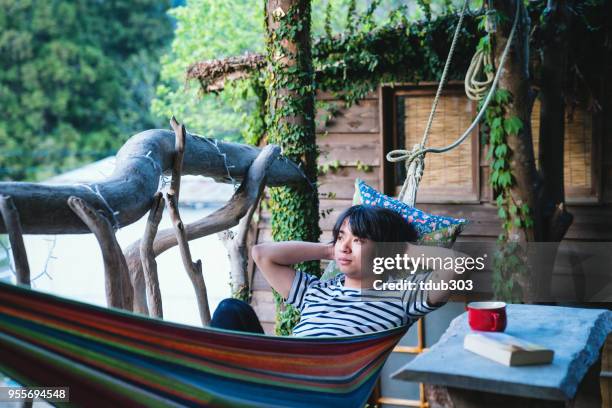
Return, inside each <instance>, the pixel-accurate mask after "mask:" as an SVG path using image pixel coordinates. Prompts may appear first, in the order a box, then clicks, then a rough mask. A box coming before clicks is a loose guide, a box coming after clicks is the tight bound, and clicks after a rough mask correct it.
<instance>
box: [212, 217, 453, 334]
mask: <svg viewBox="0 0 612 408" xmlns="http://www.w3.org/2000/svg"><path fill="white" fill-rule="evenodd" d="M416 238H417V233H416V231H415V230H414V228H413V227H412V226H410V224H408V223H407V222H406V221H405V220H404V219H403V218H402V217H401V216H400V215H399V214H397V213H396V212H394V211H391V210H388V209H384V208H377V207H367V206H363V205H356V206H353V207H350V208H349V209H347V210H346V211H344V212H343V213H342V214H341V215H340V216H339V217H338V219H337V221H336V223H335V226H334V228H333V240H332V242H331V243H313V242H300V241H288V242H271V243H264V244H258V245H255V246H254V247H253V249H252V256H253V259H254V261H255V263H256V264H257V266H258V267H259V269H260V270H261V272H262V273H263V275H264V277H265V279H266V280H267V281H268V283H269V284H270V286H272V287H273V288H274V289H275V290H276V291H277V292H278V293H279V294H280V295H281V296H282V297H283V299H284V300H285V303H286V304H289V305H293V306H295V307H296V308H297V309H298V310H299V311H300V312H301V317H300V321H299V323H298V324H297V325H296V326H295V328H294V329H293V335H294V336H347V335H358V334H365V333H371V332H376V331H381V330H387V329H391V328H394V327H399V326H402V325H410V324H412V323H414V322H416V321H417V320H418V319H419V318H420V317H421V316H424V315H425V314H427V313H429V312H431V311H433V310H436V309H437V308H439V307H440V306H442V305H444V304H445V303H446V302H447V300H448V298H449V296H450V291H448V290H437V291H434V290H423V289H420V286H419V283H420V282H428V281H430V280H431V281H433V282H439V281H441V280H445V281H446V282H449V281H450V280H453V279H462V275H458V274H456V273H455V272H454V271H453V270H444V269H441V270H434V271H430V272H426V273H418V274H412V275H410V276H408V277H406V278H405V279H406V280H405V281H404V282H408V281H409V282H413V284H411V285H410V287H412V288H416V289H406V290H402V291H395V292H384V291H381V292H378V291H374V292H373V291H372V290H371V289H372V287H373V284H374V282H375V281H376V280H378V282H380V280H381V275H377V274H374V273H372V268H371V266H372V263H371V261H372V260H373V259H374V255H375V254H380V248H381V247H383V248H387V250H388V248H389V247H392V246H393V245H394V244H391V243H401V244H400V245H402V249H403V250H404V251H406V254H408V256H414V257H418V256H420V255H421V254H423V252H424V251H425V252H429V253H430V254H433V255H431V256H442V257H447V256H454V251H451V250H448V249H444V248H438V247H436V248H432V247H420V246H416V245H413V244H409V243H413V242H415V241H416ZM380 243H390V244H389V245H386V246H385V245H384V244H382V245H379V244H380ZM377 245H378V246H377ZM395 245H396V248H397V244H395ZM406 249H407V250H406ZM417 251H418V253H417ZM322 259H330V260H335V261H336V263H337V265H338V267H339V269H340V272H341V273H340V274H338V275H337V276H336V277H334V278H332V279H330V280H325V281H324V280H321V279H319V278H317V277H315V276H313V275H310V274H307V273H304V272H302V271H300V270H296V269H294V268H293V267H292V265H295V264H298V263H300V262H304V261H311V260H322ZM364 262H365V263H366V267H364V268H362V263H364ZM368 264H369V265H370V267H367V265H368ZM374 287H376V286H374ZM362 289H370V290H367V291H363V290H362ZM366 292H367V293H368V294H367V295H365V294H364V293H366ZM373 294H374V295H373ZM211 326H213V327H220V328H225V329H229V330H240V331H249V332H255V333H263V329H262V327H261V324H260V323H259V320H258V319H257V316H256V314H255V312H254V311H253V309H252V308H251V306H249V305H248V304H247V303H245V302H242V301H240V300H237V299H225V300H224V301H222V302H221V303H220V304H219V306H218V307H217V309H216V310H215V313H214V315H213V318H212V321H211Z"/></svg>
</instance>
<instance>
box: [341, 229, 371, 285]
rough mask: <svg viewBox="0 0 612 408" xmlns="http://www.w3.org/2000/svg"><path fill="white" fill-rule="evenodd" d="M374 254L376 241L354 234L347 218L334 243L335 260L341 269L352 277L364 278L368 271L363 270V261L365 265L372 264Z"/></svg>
mask: <svg viewBox="0 0 612 408" xmlns="http://www.w3.org/2000/svg"><path fill="white" fill-rule="evenodd" d="M373 254H374V243H373V242H372V241H371V240H369V239H365V238H359V237H356V236H354V235H353V233H352V231H351V228H350V224H349V220H348V218H347V219H345V220H344V222H343V223H342V226H341V227H340V232H339V233H338V238H337V240H336V244H335V245H334V260H335V261H336V264H337V265H338V268H339V269H340V271H341V272H342V273H344V274H345V275H346V276H347V277H349V278H351V279H363V278H364V277H366V276H367V275H368V271H366V270H362V262H363V265H369V264H371V261H370V258H371V257H372V256H373Z"/></svg>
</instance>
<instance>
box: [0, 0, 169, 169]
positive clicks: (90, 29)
mask: <svg viewBox="0 0 612 408" xmlns="http://www.w3.org/2000/svg"><path fill="white" fill-rule="evenodd" d="M169 6H170V4H169V2H168V1H163V2H159V1H154V0H142V1H138V2H131V3H129V4H128V3H127V2H109V1H93V2H92V1H86V0H57V1H47V2H45V1H43V2H32V1H18V0H5V1H3V2H2V4H1V5H0V22H1V24H0V25H1V26H2V35H0V89H1V91H0V106H1V107H2V111H3V115H2V117H1V118H0V129H2V131H0V146H2V154H1V158H0V162H1V163H2V165H1V166H0V179H4V180H6V179H10V180H37V179H43V178H45V177H50V176H52V175H54V174H56V173H58V172H60V171H63V170H66V169H68V168H72V167H75V166H78V165H80V164H83V163H86V162H91V161H93V160H98V159H101V158H103V157H106V156H109V155H112V154H114V153H115V152H116V150H117V149H118V148H119V147H120V146H121V145H122V144H123V142H125V140H126V139H127V138H128V137H129V136H131V135H132V134H133V133H136V132H137V131H141V130H143V129H148V128H154V127H158V126H160V123H159V122H158V120H157V119H156V117H155V116H154V115H152V114H151V113H150V104H151V99H152V95H153V92H154V86H155V82H156V80H157V77H158V75H159V70H160V66H159V62H158V60H159V57H160V54H161V52H162V51H163V49H164V47H165V46H167V45H169V43H170V41H171V38H172V22H171V20H170V18H169V17H168V16H167V14H166V11H167V9H168V8H169ZM168 117H169V116H168ZM164 122H165V123H167V122H166V121H164Z"/></svg>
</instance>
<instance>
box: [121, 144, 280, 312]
mask: <svg viewBox="0 0 612 408" xmlns="http://www.w3.org/2000/svg"><path fill="white" fill-rule="evenodd" d="M279 155H280V147H278V146H275V145H268V146H266V147H265V148H264V149H263V150H262V151H261V153H260V154H259V156H258V157H257V158H256V159H255V160H254V161H253V164H252V165H251V166H250V167H249V169H248V171H246V177H245V179H244V181H243V182H242V183H241V184H240V187H239V188H238V190H236V192H235V193H234V195H233V196H232V198H231V199H230V200H229V202H228V203H227V204H225V205H224V206H223V207H221V208H220V209H218V210H217V211H215V212H214V213H212V214H210V215H208V216H207V217H204V218H203V219H201V220H198V221H195V222H193V223H191V224H188V225H185V234H186V237H187V240H188V241H189V240H192V239H197V238H201V237H205V236H207V235H210V234H215V233H217V232H220V231H223V230H227V229H230V228H232V227H233V226H235V225H237V224H238V223H239V222H240V220H241V219H242V217H244V216H245V215H246V214H247V211H248V210H249V208H251V206H252V205H253V204H254V203H255V202H256V200H257V197H258V196H259V195H260V194H261V189H263V187H264V183H267V181H268V180H269V179H268V177H269V175H270V174H271V172H274V169H275V163H277V162H278V161H279V160H277V159H278V157H279ZM268 184H269V183H268ZM175 245H177V238H176V234H175V233H174V231H173V229H166V230H163V231H160V232H159V233H158V234H157V237H156V238H155V242H154V243H153V252H154V254H155V256H158V255H159V254H161V253H163V252H164V251H166V250H168V249H170V248H172V247H174V246H175ZM139 248H140V242H139V241H137V242H135V243H133V244H132V245H130V246H129V247H128V248H127V249H126V251H125V255H126V260H127V263H128V267H129V269H130V274H131V276H132V282H134V289H135V298H134V299H135V310H136V311H140V312H141V313H147V306H146V300H145V285H144V279H143V278H142V276H143V272H142V262H141V260H140V250H139Z"/></svg>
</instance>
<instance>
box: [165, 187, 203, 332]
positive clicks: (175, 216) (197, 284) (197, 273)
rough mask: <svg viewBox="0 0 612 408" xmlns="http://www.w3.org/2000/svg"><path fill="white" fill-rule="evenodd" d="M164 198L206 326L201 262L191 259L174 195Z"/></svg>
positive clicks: (167, 195)
mask: <svg viewBox="0 0 612 408" xmlns="http://www.w3.org/2000/svg"><path fill="white" fill-rule="evenodd" d="M165 198H166V203H167V204H168V210H169V212H170V218H171V219H172V225H173V226H174V231H175V233H176V240H177V241H178V246H179V250H180V252H181V259H182V260H183V266H184V267H185V270H186V271H187V275H188V276H189V279H191V283H192V284H193V288H194V290H195V293H196V300H197V303H198V310H199V311H200V319H201V320H202V324H203V325H204V326H207V325H208V324H209V323H210V307H209V306H208V293H207V291H206V284H205V283H204V276H203V275H202V262H201V261H200V260H198V261H197V262H195V263H194V262H193V261H192V259H191V251H190V250H189V242H188V240H187V234H186V232H185V226H184V225H183V222H182V221H181V216H180V214H179V210H178V204H177V202H176V197H174V196H173V195H172V194H168V193H166V196H165Z"/></svg>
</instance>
